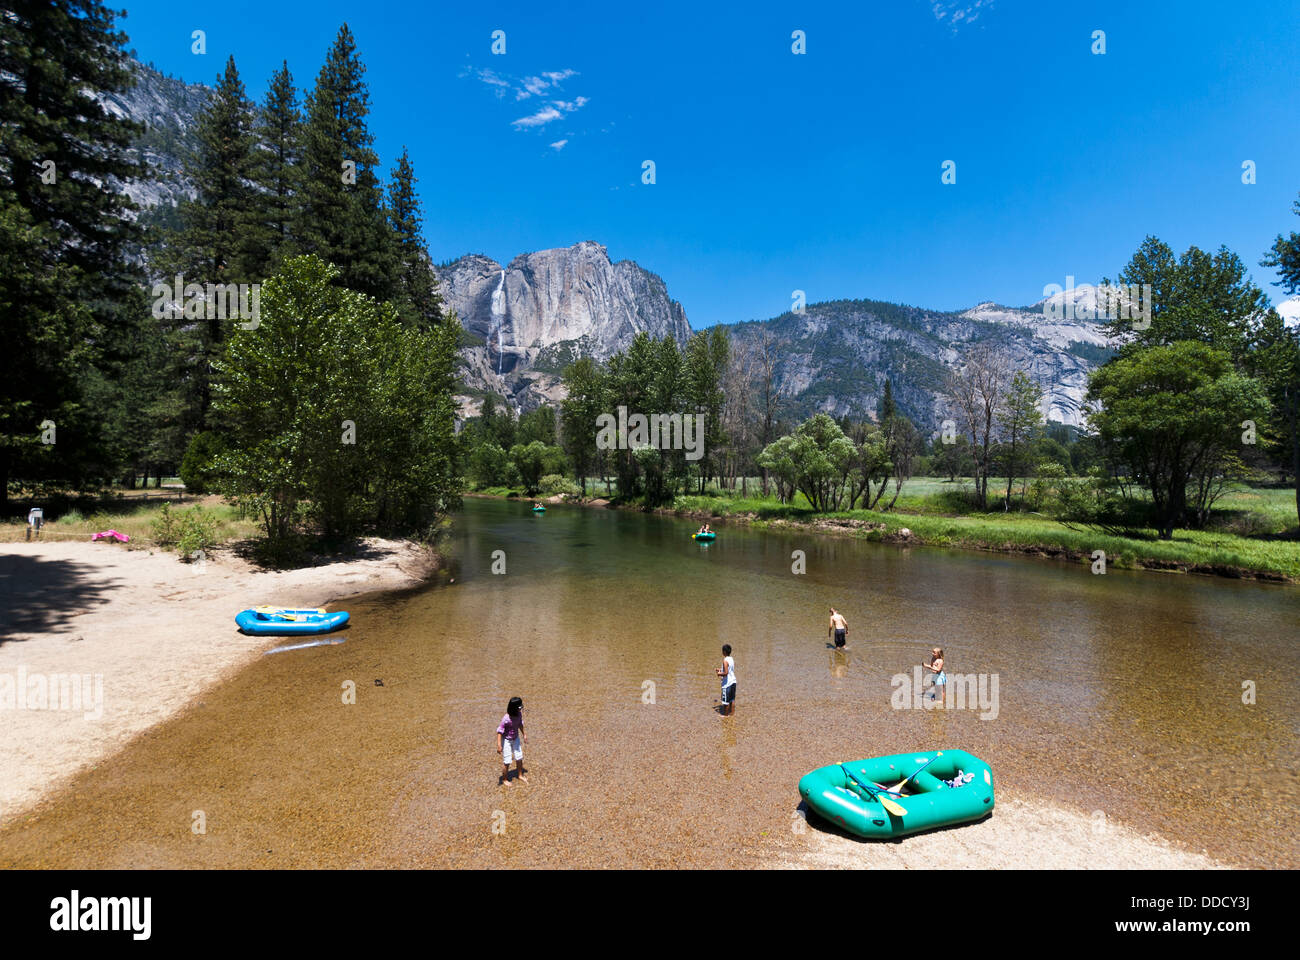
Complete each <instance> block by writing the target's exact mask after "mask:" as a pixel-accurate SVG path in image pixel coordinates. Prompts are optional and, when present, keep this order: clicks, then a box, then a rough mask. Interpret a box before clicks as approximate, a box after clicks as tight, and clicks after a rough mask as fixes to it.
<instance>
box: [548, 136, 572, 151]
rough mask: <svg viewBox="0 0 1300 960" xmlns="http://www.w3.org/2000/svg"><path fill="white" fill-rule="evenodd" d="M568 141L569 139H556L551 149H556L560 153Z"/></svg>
mask: <svg viewBox="0 0 1300 960" xmlns="http://www.w3.org/2000/svg"><path fill="white" fill-rule="evenodd" d="M568 142H569V141H568V140H567V139H565V140H556V141H555V142H554V143H553V144H551V149H552V150H554V151H555V152H556V153H559V152H560V151H561V150H563V149H564V145H565V144H566V143H568Z"/></svg>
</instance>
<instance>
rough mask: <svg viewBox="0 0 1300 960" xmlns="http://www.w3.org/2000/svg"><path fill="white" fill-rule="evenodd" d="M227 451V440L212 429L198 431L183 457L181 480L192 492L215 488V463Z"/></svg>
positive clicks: (205, 491) (204, 491)
mask: <svg viewBox="0 0 1300 960" xmlns="http://www.w3.org/2000/svg"><path fill="white" fill-rule="evenodd" d="M225 452H226V441H225V440H223V439H222V438H221V437H220V436H219V435H218V434H215V433H213V432H212V431H211V430H204V431H201V432H200V433H196V434H195V435H194V436H193V437H192V438H191V439H190V445H189V447H187V448H186V450H185V456H184V457H183V458H182V459H181V470H180V480H181V483H183V484H185V489H186V490H187V491H188V492H190V493H207V492H209V491H210V490H211V489H212V488H213V484H214V482H215V481H216V478H217V473H216V470H215V469H214V466H213V463H214V461H215V460H216V458H217V457H219V456H221V455H222V454H223V453H225Z"/></svg>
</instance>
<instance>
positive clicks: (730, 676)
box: [713, 643, 736, 717]
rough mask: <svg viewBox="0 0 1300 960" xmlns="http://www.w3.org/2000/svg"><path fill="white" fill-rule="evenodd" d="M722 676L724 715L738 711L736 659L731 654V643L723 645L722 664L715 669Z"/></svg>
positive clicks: (727, 715)
mask: <svg viewBox="0 0 1300 960" xmlns="http://www.w3.org/2000/svg"><path fill="white" fill-rule="evenodd" d="M713 672H714V673H715V674H717V675H718V676H719V677H721V678H722V715H723V716H724V717H729V716H731V715H732V714H734V713H735V712H736V660H735V658H734V657H732V655H731V644H729V643H724V644H723V645H722V666H720V667H719V668H718V669H717V670H714V671H713Z"/></svg>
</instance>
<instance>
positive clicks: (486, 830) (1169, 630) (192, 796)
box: [0, 500, 1300, 867]
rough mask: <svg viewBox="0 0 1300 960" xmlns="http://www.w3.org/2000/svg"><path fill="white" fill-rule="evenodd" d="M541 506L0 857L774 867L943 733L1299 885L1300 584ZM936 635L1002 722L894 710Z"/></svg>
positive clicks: (998, 768)
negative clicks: (817, 785) (1096, 566)
mask: <svg viewBox="0 0 1300 960" xmlns="http://www.w3.org/2000/svg"><path fill="white" fill-rule="evenodd" d="M528 507H529V505H528V504H523V503H508V502H502V501H492V500H471V501H469V502H468V503H467V504H466V509H465V512H464V515H463V516H462V518H461V522H460V523H459V525H458V529H457V533H456V541H455V544H454V547H453V552H454V557H455V561H454V567H455V569H454V571H453V576H454V577H455V580H456V582H455V584H453V585H447V586H438V587H433V588H430V589H427V590H423V591H418V592H414V593H407V594H401V595H385V596H374V597H370V598H367V599H365V600H363V601H361V602H354V603H350V604H349V605H348V606H349V609H350V610H351V611H352V614H353V620H352V623H353V626H352V628H351V630H349V631H348V633H347V643H345V644H342V645H339V646H332V647H323V648H316V649H308V650H302V651H293V652H289V653H285V654H282V655H277V656H275V657H268V658H264V659H263V660H262V661H260V662H258V663H257V664H254V665H253V666H252V667H250V668H249V669H248V670H246V671H244V672H243V673H242V674H241V675H240V676H239V677H237V678H236V679H235V680H233V681H232V682H231V683H229V684H226V685H224V686H223V687H222V688H220V689H219V690H217V691H215V692H214V693H213V694H212V695H209V696H207V697H206V698H205V703H204V705H203V706H202V707H199V708H195V709H194V710H191V711H189V712H188V713H187V714H186V715H185V716H183V717H182V718H180V719H178V720H177V721H175V722H173V723H170V724H167V725H165V726H163V727H161V728H158V729H157V730H155V731H153V732H151V733H150V734H148V735H147V736H145V737H144V738H142V739H141V740H140V741H138V742H137V743H135V744H133V745H132V747H131V748H129V749H128V750H127V751H126V752H125V753H124V754H123V755H122V756H121V757H120V758H118V759H115V760H114V761H112V762H110V763H109V764H106V765H104V766H103V767H101V768H100V769H99V770H96V771H92V772H91V773H90V774H87V775H86V776H85V777H82V778H80V779H79V780H78V781H77V783H75V784H74V785H73V787H72V788H71V790H70V791H69V793H68V794H65V795H64V796H61V797H60V798H56V800H55V801H54V802H53V804H52V806H51V807H50V808H48V809H47V811H46V812H45V813H43V815H42V816H41V818H40V820H39V821H37V822H35V823H28V824H20V825H18V826H17V827H10V828H8V829H5V830H3V831H0V862H8V863H18V864H34V863H49V864H59V865H83V864H84V865H105V866H119V865H129V864H143V865H151V866H164V865H187V866H191V865H192V866H234V865H257V866H278V865H295V866H310V865H321V866H336V865H337V866H348V865H369V866H389V865H401V866H407V865H409V866H416V865H467V866H504V865H534V864H538V865H540V864H573V865H580V866H669V865H679V866H680V865H701V866H709V865H724V864H744V863H753V862H758V861H759V860H761V858H762V855H763V853H764V850H765V849H767V848H768V847H769V846H770V844H771V842H772V840H771V838H773V837H775V836H778V835H784V836H788V835H789V833H790V823H791V817H792V816H793V815H794V811H795V808H796V806H797V805H798V800H799V798H798V795H797V793H796V789H795V786H796V783H797V781H798V778H799V777H800V776H801V775H802V774H803V773H805V772H807V771H808V770H810V769H812V768H813V767H816V766H820V765H822V764H824V763H828V762H833V761H836V760H848V759H856V758H859V757H866V756H871V755H876V754H883V753H895V752H903V751H907V750H913V749H917V750H919V749H935V748H942V747H944V746H953V747H961V748H963V749H966V750H969V751H970V752H972V753H975V754H977V755H979V756H981V757H983V758H984V759H985V760H987V761H988V762H989V763H990V764H991V765H992V766H993V768H994V771H995V773H996V775H997V777H998V787H999V791H1000V793H1002V794H1006V793H1013V794H1015V795H1022V796H1040V797H1048V798H1052V799H1055V800H1057V801H1060V802H1064V803H1066V804H1069V805H1071V806H1074V807H1076V808H1078V809H1080V810H1082V811H1084V812H1091V811H1094V810H1102V811H1105V812H1106V813H1107V815H1108V816H1109V817H1110V818H1111V819H1112V820H1114V821H1118V822H1120V823H1124V824H1128V825H1131V826H1134V827H1137V828H1139V829H1142V830H1150V831H1157V832H1159V833H1160V834H1162V835H1164V836H1166V837H1168V838H1170V839H1172V840H1174V841H1175V842H1178V843H1180V844H1182V845H1184V846H1186V847H1188V848H1191V849H1193V850H1196V851H1200V850H1202V849H1204V850H1206V851H1207V852H1208V853H1210V854H1211V855H1213V856H1216V857H1220V858H1222V859H1225V860H1228V861H1230V862H1233V863H1238V864H1244V865H1255V866H1289V867H1295V866H1297V865H1300V854H1298V853H1297V843H1296V841H1295V839H1294V838H1293V836H1292V835H1291V833H1290V831H1289V830H1285V829H1277V827H1278V825H1280V824H1285V823H1286V822H1287V820H1288V819H1289V815H1290V814H1291V813H1292V812H1293V811H1294V810H1295V809H1296V808H1297V800H1298V799H1300V781H1298V780H1297V774H1296V769H1297V763H1296V761H1297V759H1300V757H1297V753H1298V751H1297V746H1296V744H1297V733H1300V730H1298V729H1297V728H1298V727H1300V711H1297V708H1296V705H1295V701H1294V698H1293V697H1292V693H1291V692H1292V691H1293V690H1294V687H1295V681H1294V677H1295V674H1296V671H1297V669H1298V668H1300V653H1298V652H1297V645H1296V638H1297V636H1300V592H1298V591H1296V590H1295V589H1294V588H1292V587H1281V586H1275V585H1268V584H1256V583H1237V582H1232V581H1221V580H1213V579H1209V578H1201V577H1186V576H1176V575H1161V574H1153V573H1125V572H1122V571H1115V572H1111V573H1109V574H1107V575H1106V576H1093V575H1092V574H1091V573H1089V572H1088V568H1087V567H1086V566H1082V565H1078V566H1075V565H1065V564H1057V563H1053V562H1045V561H1034V560H1028V559H1024V558H1019V557H1002V556H998V555H985V554H974V553H959V552H945V551H941V550H930V549H924V548H917V549H900V548H898V547H895V546H889V545H877V544H869V543H865V542H862V541H858V540H851V539H832V538H821V537H814V536H812V535H807V534H786V533H779V532H759V531H754V530H749V529H746V528H743V527H729V526H724V527H723V528H722V529H721V530H720V532H719V538H718V540H717V541H715V542H714V543H712V544H709V545H701V544H697V543H695V542H694V541H692V540H691V539H690V534H691V532H693V531H694V530H695V529H696V524H694V523H691V522H687V521H678V520H673V519H669V518H663V517H652V516H645V515H642V514H637V513H629V512H622V511H610V510H596V509H583V508H565V507H552V508H551V509H549V510H548V511H547V513H546V514H545V515H544V516H541V517H535V516H533V515H532V513H531V512H530V511H529V509H528ZM796 549H797V550H803V551H804V552H805V553H806V563H807V572H806V574H803V575H795V574H793V573H792V572H791V564H792V562H793V561H792V559H791V552H792V551H793V550H796ZM495 550H501V551H504V560H505V564H506V573H505V574H504V575H494V574H493V573H492V572H491V568H492V563H493V559H494V558H493V556H492V554H493V551H495ZM831 605H834V606H836V607H837V608H838V609H839V610H840V611H841V612H842V613H844V614H845V616H846V617H847V618H848V620H849V626H850V632H849V650H848V652H847V653H845V654H836V653H834V652H833V651H831V650H830V649H828V646H827V642H826V617H827V608H828V607H829V606H831ZM222 639H223V642H224V637H223V638H222ZM229 642H240V641H239V640H237V639H231V640H230V641H229ZM724 642H727V643H731V644H732V646H733V647H734V648H735V657H736V670H737V676H738V682H739V696H738V706H737V713H736V716H735V717H732V718H726V719H723V718H721V717H719V716H718V715H717V714H716V712H715V710H716V707H715V701H716V698H717V696H718V683H717V679H716V677H715V676H714V675H713V669H714V667H715V666H717V663H718V661H719V660H720V658H721V652H720V649H719V648H720V645H721V644H722V643H724ZM932 645H937V646H942V647H944V648H945V652H946V654H947V660H948V672H949V675H950V677H952V676H954V675H956V674H975V675H984V676H985V677H986V678H987V681H986V682H991V680H992V677H993V676H994V675H996V678H997V695H998V696H997V703H996V718H990V719H981V714H984V715H986V716H987V715H989V714H990V713H991V711H990V710H989V709H987V705H986V708H985V709H983V710H981V709H978V708H976V709H961V710H945V711H938V710H935V711H927V710H917V709H912V708H909V709H894V708H893V706H891V694H893V692H894V686H893V684H892V683H891V678H892V677H894V676H895V675H897V674H900V673H903V674H908V675H911V672H912V668H913V666H914V665H917V664H920V663H921V661H922V658H923V657H924V656H925V655H926V653H927V652H928V648H929V647H930V646H932ZM376 679H379V680H381V681H382V684H383V685H382V686H377V685H375V683H374V681H375V680H376ZM1244 680H1253V681H1255V683H1256V684H1257V702H1256V704H1255V705H1253V706H1247V705H1244V704H1242V702H1241V689H1242V682H1243V681H1244ZM347 681H352V682H355V684H356V690H357V703H356V705H353V706H348V705H344V704H342V703H341V689H342V684H343V683H345V682H347ZM650 685H652V686H650ZM985 689H986V691H989V692H991V687H988V686H986V687H985ZM516 694H517V695H519V696H522V697H523V698H524V701H525V718H526V721H527V728H528V731H529V743H528V746H527V748H526V751H525V756H526V764H525V765H526V767H528V769H529V771H530V772H529V780H530V782H529V783H528V784H526V785H521V784H516V785H514V786H512V787H510V788H508V789H503V788H501V787H499V786H498V785H497V782H496V777H497V774H498V772H499V770H500V761H499V756H495V751H494V746H495V742H494V736H495V734H494V731H495V727H496V723H497V721H498V720H499V719H500V716H501V714H502V713H503V712H504V708H505V703H506V701H507V700H508V699H509V697H510V696H512V695H516ZM651 694H652V695H651ZM648 700H653V702H646V701H648ZM194 809H204V810H205V811H207V815H208V817H209V823H210V825H211V826H210V827H209V833H208V834H207V835H205V836H203V837H201V838H200V837H195V836H194V835H193V834H192V833H191V830H190V822H191V814H192V811H193V810H194ZM995 816H996V814H995ZM494 827H495V828H496V832H494ZM1028 853H1029V851H1027V854H1028Z"/></svg>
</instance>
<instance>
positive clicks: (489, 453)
mask: <svg viewBox="0 0 1300 960" xmlns="http://www.w3.org/2000/svg"><path fill="white" fill-rule="evenodd" d="M512 468H513V467H512V464H511V462H510V456H509V454H507V453H506V452H505V451H504V450H502V449H501V448H500V447H498V446H497V445H496V444H495V443H492V442H490V441H484V442H482V443H479V444H478V445H476V446H475V447H474V448H473V451H472V452H471V454H470V460H469V470H470V476H471V477H472V478H473V479H474V482H475V483H477V484H478V485H479V486H480V487H493V486H496V485H498V484H505V483H509V480H510V471H511V469H512Z"/></svg>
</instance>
